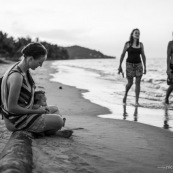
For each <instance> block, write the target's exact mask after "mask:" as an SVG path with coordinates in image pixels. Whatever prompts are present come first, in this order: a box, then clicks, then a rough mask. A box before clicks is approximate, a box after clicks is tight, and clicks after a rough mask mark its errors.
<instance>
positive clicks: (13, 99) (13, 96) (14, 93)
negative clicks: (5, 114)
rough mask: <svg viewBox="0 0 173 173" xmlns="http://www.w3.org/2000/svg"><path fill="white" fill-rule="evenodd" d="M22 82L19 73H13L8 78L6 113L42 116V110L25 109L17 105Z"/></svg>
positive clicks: (43, 110) (43, 111)
mask: <svg viewBox="0 0 173 173" xmlns="http://www.w3.org/2000/svg"><path fill="white" fill-rule="evenodd" d="M22 82H23V76H22V75H20V74H19V73H13V74H11V75H10V76H9V77H8V81H7V86H8V91H9V94H8V103H7V104H8V111H9V112H11V113H15V114H32V113H34V114H43V113H45V112H46V110H45V109H44V108H39V109H35V110H34V109H27V108H23V107H21V106H19V105H18V99H19V95H20V90H21V86H22Z"/></svg>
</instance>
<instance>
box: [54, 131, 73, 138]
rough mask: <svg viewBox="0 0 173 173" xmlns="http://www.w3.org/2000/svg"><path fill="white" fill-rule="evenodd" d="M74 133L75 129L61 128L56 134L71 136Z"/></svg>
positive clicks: (65, 136) (64, 136) (63, 136)
mask: <svg viewBox="0 0 173 173" xmlns="http://www.w3.org/2000/svg"><path fill="white" fill-rule="evenodd" d="M72 134H73V130H60V131H57V132H56V135H57V136H59V137H62V138H69V137H71V136H72Z"/></svg>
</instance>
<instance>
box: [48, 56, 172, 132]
mask: <svg viewBox="0 0 173 173" xmlns="http://www.w3.org/2000/svg"><path fill="white" fill-rule="evenodd" d="M123 64H124V65H123V69H124V70H125V63H123ZM118 65H119V60H116V59H92V60H91V59H89V60H68V61H54V62H53V64H52V67H53V68H55V69H56V71H57V73H55V74H52V75H51V76H52V77H53V78H52V79H51V81H54V82H56V81H57V82H61V83H63V84H66V85H70V86H75V87H77V88H81V89H86V90H88V91H89V92H86V93H83V96H84V98H86V99H89V100H90V101H91V102H93V103H96V104H99V105H101V106H104V107H107V108H109V109H110V111H111V112H112V114H109V115H99V117H101V118H112V119H122V120H129V121H136V122H140V123H144V124H149V125H153V126H157V127H161V128H165V129H169V130H171V131H173V105H172V103H173V102H172V101H171V100H172V96H170V105H169V106H165V104H164V98H165V94H166V89H167V87H168V86H167V84H166V77H167V76H166V60H165V59H164V58H157V59H148V60H147V74H146V75H143V77H142V81H141V93H140V99H139V103H140V106H139V107H136V106H135V104H134V103H135V85H133V86H132V88H131V90H130V91H129V94H128V98H127V105H126V106H125V105H123V104H122V98H123V96H124V91H125V85H126V82H127V81H126V78H123V77H122V76H121V75H118V74H117V69H118ZM134 82H135V81H134Z"/></svg>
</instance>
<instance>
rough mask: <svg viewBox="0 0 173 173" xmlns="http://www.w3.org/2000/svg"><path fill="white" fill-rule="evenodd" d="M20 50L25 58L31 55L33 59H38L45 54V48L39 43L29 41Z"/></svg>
mask: <svg viewBox="0 0 173 173" xmlns="http://www.w3.org/2000/svg"><path fill="white" fill-rule="evenodd" d="M21 52H22V54H23V55H24V57H25V58H26V57H27V56H32V57H33V58H34V59H38V58H39V57H40V56H45V55H47V50H46V48H45V47H44V46H43V45H42V44H41V43H29V44H28V45H26V46H25V47H24V48H23V49H22V51H21Z"/></svg>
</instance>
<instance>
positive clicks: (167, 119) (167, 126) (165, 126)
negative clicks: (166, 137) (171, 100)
mask: <svg viewBox="0 0 173 173" xmlns="http://www.w3.org/2000/svg"><path fill="white" fill-rule="evenodd" d="M168 121H169V114H168V107H167V106H165V120H164V124H163V128H164V129H169V124H168Z"/></svg>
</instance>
